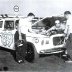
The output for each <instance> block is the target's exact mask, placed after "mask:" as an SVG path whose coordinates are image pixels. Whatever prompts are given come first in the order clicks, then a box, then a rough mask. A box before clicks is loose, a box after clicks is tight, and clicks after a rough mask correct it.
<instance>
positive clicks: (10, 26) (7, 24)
mask: <svg viewBox="0 0 72 72" xmlns="http://www.w3.org/2000/svg"><path fill="white" fill-rule="evenodd" d="M4 28H5V29H8V30H13V29H14V21H5V25H4Z"/></svg>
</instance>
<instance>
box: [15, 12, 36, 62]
mask: <svg viewBox="0 0 72 72" xmlns="http://www.w3.org/2000/svg"><path fill="white" fill-rule="evenodd" d="M34 16H35V15H34V14H33V13H29V14H28V16H27V17H26V18H24V19H23V18H20V20H19V24H18V33H19V41H18V42H17V45H16V51H17V53H16V54H17V60H18V61H17V62H18V63H23V62H24V58H25V52H26V47H27V43H26V35H27V34H29V32H31V31H32V30H31V26H32V25H31V24H32V23H31V20H32V19H33V18H34Z"/></svg>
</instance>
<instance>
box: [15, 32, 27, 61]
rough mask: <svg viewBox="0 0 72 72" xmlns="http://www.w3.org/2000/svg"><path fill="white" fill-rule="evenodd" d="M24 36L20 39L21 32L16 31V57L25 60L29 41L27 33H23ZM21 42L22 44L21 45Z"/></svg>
mask: <svg viewBox="0 0 72 72" xmlns="http://www.w3.org/2000/svg"><path fill="white" fill-rule="evenodd" d="M21 36H22V40H19V34H18V32H16V34H15V48H16V51H15V58H16V60H17V61H18V60H23V61H24V59H25V54H26V47H27V43H26V35H25V34H21ZM20 44H22V45H21V46H20Z"/></svg>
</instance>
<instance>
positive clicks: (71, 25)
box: [64, 16, 72, 34]
mask: <svg viewBox="0 0 72 72" xmlns="http://www.w3.org/2000/svg"><path fill="white" fill-rule="evenodd" d="M64 32H65V33H67V34H70V33H72V16H70V17H69V19H68V20H67V22H66V27H65V31H64Z"/></svg>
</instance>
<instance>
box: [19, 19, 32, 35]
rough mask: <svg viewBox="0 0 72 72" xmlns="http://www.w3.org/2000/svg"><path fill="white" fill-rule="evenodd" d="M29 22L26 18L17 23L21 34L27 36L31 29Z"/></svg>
mask: <svg viewBox="0 0 72 72" xmlns="http://www.w3.org/2000/svg"><path fill="white" fill-rule="evenodd" d="M31 24H32V23H31V21H30V20H29V19H28V18H24V19H20V21H19V29H20V31H21V33H23V34H28V30H30V29H31V26H32V25H31Z"/></svg>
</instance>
